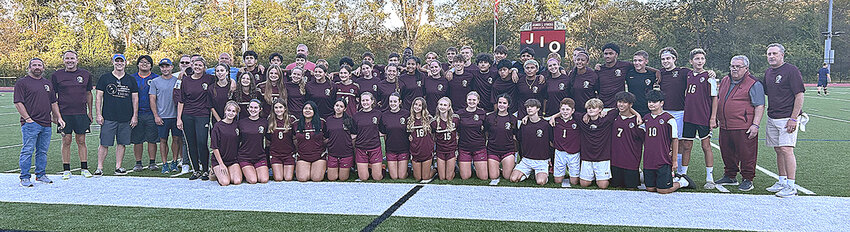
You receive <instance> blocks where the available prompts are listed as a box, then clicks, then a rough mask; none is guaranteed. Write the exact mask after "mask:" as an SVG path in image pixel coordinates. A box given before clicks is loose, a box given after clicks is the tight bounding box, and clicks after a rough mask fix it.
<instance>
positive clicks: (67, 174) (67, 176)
mask: <svg viewBox="0 0 850 232" xmlns="http://www.w3.org/2000/svg"><path fill="white" fill-rule="evenodd" d="M62 179H63V180H67V179H71V171H63V172H62Z"/></svg>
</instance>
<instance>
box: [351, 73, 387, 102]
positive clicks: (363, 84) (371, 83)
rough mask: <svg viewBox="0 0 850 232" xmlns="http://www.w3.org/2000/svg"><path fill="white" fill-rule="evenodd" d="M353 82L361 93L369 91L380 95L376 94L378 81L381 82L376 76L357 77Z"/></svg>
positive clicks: (374, 94)
mask: <svg viewBox="0 0 850 232" xmlns="http://www.w3.org/2000/svg"><path fill="white" fill-rule="evenodd" d="M373 73H374V72H373ZM354 82H355V83H357V85H358V86H360V91H362V92H361V93H364V92H370V93H372V95H373V96H376V97H377V96H380V95H378V83H381V79H379V78H378V77H372V78H370V79H366V78H357V79H356V80H354Z"/></svg>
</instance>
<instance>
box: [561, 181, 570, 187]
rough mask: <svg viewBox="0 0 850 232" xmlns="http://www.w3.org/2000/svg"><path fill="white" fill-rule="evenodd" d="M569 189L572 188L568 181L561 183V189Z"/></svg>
mask: <svg viewBox="0 0 850 232" xmlns="http://www.w3.org/2000/svg"><path fill="white" fill-rule="evenodd" d="M570 187H572V186H571V185H570V182H569V181H564V182H561V188H570Z"/></svg>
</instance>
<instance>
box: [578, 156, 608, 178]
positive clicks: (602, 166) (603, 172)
mask: <svg viewBox="0 0 850 232" xmlns="http://www.w3.org/2000/svg"><path fill="white" fill-rule="evenodd" d="M580 178H581V179H582V180H585V181H593V180H608V179H611V160H605V161H599V162H592V161H585V160H582V161H581V174H580Z"/></svg>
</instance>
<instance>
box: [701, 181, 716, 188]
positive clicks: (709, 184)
mask: <svg viewBox="0 0 850 232" xmlns="http://www.w3.org/2000/svg"><path fill="white" fill-rule="evenodd" d="M714 185H715V184H714V181H706V182H705V185H703V186H702V188H703V189H714Z"/></svg>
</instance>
